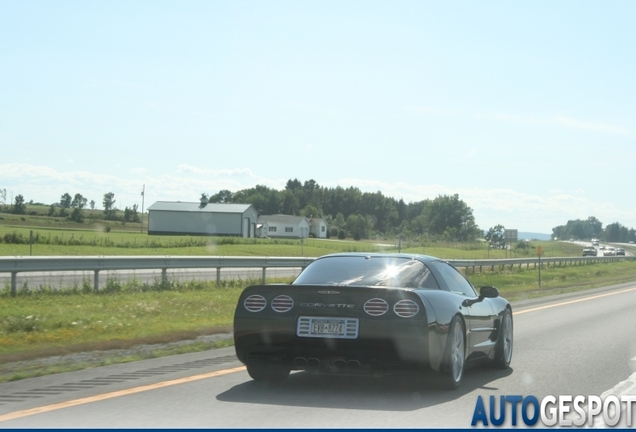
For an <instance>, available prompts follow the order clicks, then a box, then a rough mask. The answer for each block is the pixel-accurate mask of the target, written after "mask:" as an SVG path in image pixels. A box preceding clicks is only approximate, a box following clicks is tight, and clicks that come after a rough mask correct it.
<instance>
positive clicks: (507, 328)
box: [493, 308, 514, 369]
mask: <svg viewBox="0 0 636 432" xmlns="http://www.w3.org/2000/svg"><path fill="white" fill-rule="evenodd" d="M513 340H514V339H513V326H512V313H511V312H510V309H507V308H506V310H505V311H504V313H503V317H502V318H501V328H500V329H499V340H498V341H497V346H496V348H495V359H494V361H493V365H494V366H495V367H497V368H499V369H506V368H508V367H509V366H510V361H511V360H512V348H513Z"/></svg>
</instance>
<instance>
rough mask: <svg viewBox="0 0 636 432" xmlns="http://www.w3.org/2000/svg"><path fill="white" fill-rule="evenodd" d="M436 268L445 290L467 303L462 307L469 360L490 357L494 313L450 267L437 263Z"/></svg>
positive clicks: (440, 262)
mask: <svg viewBox="0 0 636 432" xmlns="http://www.w3.org/2000/svg"><path fill="white" fill-rule="evenodd" d="M436 268H437V270H439V273H440V275H441V277H442V279H443V281H444V283H445V285H446V286H447V288H448V289H449V290H450V291H451V292H452V293H455V294H457V295H459V296H462V297H464V298H465V299H466V300H467V301H466V302H465V303H464V304H463V305H462V308H463V311H464V316H465V318H466V325H467V329H466V330H467V335H466V344H467V348H468V350H469V351H468V354H469V358H476V357H482V356H488V355H490V353H491V351H492V349H493V348H494V345H495V341H494V340H493V337H492V336H493V334H494V332H495V319H496V316H495V313H494V311H493V309H492V306H491V305H490V302H489V301H487V300H488V299H482V300H479V296H478V294H477V292H476V291H475V288H474V287H473V285H472V284H471V283H470V282H469V281H468V279H466V278H465V277H464V275H462V274H461V273H460V272H459V271H458V270H457V269H456V268H455V267H453V266H452V265H450V264H448V263H446V262H443V261H439V262H437V263H436ZM475 300H478V301H475Z"/></svg>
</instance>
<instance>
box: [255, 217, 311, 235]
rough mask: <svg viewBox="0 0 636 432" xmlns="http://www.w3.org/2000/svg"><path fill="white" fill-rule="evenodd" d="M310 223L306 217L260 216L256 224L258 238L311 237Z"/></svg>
mask: <svg viewBox="0 0 636 432" xmlns="http://www.w3.org/2000/svg"><path fill="white" fill-rule="evenodd" d="M309 227H310V225H309V221H308V220H307V218H306V217H304V216H288V215H280V214H279V215H269V216H259V217H258V221H257V222H256V235H257V236H258V237H288V238H305V237H309Z"/></svg>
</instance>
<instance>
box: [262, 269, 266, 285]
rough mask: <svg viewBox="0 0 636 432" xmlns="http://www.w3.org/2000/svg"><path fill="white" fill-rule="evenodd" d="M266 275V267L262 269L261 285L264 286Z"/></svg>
mask: <svg viewBox="0 0 636 432" xmlns="http://www.w3.org/2000/svg"><path fill="white" fill-rule="evenodd" d="M266 273H267V267H263V285H265V281H266V280H267V277H266Z"/></svg>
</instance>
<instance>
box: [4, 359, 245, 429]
mask: <svg viewBox="0 0 636 432" xmlns="http://www.w3.org/2000/svg"><path fill="white" fill-rule="evenodd" d="M244 370H245V366H240V367H236V368H232V369H225V370H220V371H215V372H208V373H204V374H200V375H193V376H189V377H185V378H179V379H174V380H170V381H163V382H159V383H156V384H149V385H146V386H141V387H134V388H131V389H128V390H119V391H114V392H110V393H104V394H101V395H96V396H90V397H85V398H81V399H74V400H70V401H67V402H61V403H57V404H52V405H45V406H41V407H38V408H31V409H27V410H22V411H16V412H12V413H9V414H4V415H0V422H3V421H7V420H15V419H18V418H22V417H27V416H30V415H33V414H40V413H45V412H50V411H55V410H59V409H63V408H70V407H74V406H78V405H84V404H87V403H92V402H99V401H103V400H106V399H112V398H116V397H120V396H126V395H131V394H135V393H141V392H145V391H149V390H155V389H159V388H163V387H169V386H173V385H177V384H185V383H188V382H192V381H198V380H202V379H206V378H213V377H217V376H221V375H227V374H231V373H234V372H240V371H244Z"/></svg>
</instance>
